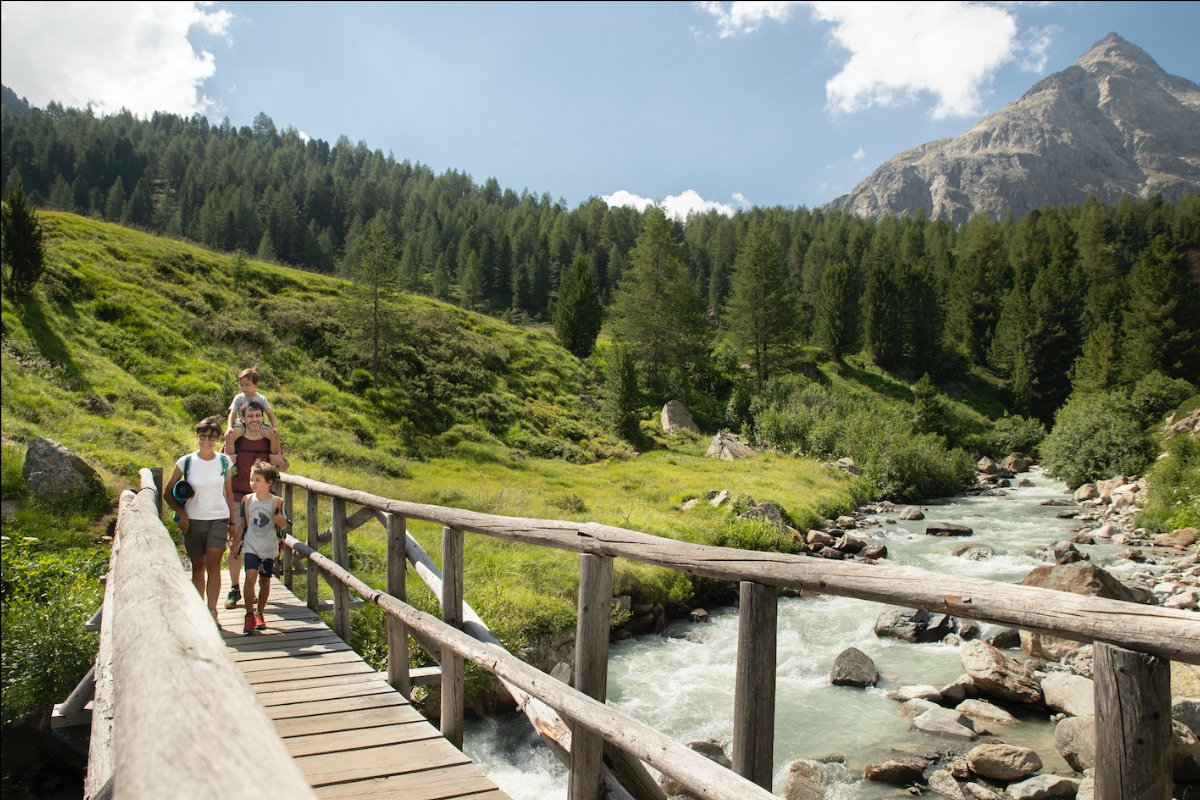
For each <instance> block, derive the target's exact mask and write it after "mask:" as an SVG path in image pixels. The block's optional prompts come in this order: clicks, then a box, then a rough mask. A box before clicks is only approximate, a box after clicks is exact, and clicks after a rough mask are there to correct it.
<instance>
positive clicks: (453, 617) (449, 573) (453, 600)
mask: <svg viewBox="0 0 1200 800" xmlns="http://www.w3.org/2000/svg"><path fill="white" fill-rule="evenodd" d="M464 538H465V536H464V534H463V532H462V531H460V530H458V529H456V528H442V622H445V623H446V624H447V625H451V626H453V627H455V628H457V629H459V630H462V627H463V539H464ZM465 695H466V685H465V683H464V672H463V657H462V656H461V655H459V654H458V653H456V652H454V651H453V650H450V649H449V648H445V647H443V648H442V736H444V737H446V739H447V740H448V741H449V742H450V744H452V745H454V746H455V747H457V748H458V749H459V750H462V746H463V707H464V699H465Z"/></svg>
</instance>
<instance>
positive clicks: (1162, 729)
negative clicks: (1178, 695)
mask: <svg viewBox="0 0 1200 800" xmlns="http://www.w3.org/2000/svg"><path fill="white" fill-rule="evenodd" d="M1092 662H1093V667H1092V675H1093V678H1094V681H1095V683H1094V687H1095V688H1094V692H1093V694H1094V699H1095V704H1096V793H1095V797H1096V800H1124V798H1130V797H1137V798H1139V800H1170V799H1171V794H1172V792H1173V788H1174V782H1173V781H1172V774H1171V773H1172V767H1173V763H1172V756H1173V754H1174V752H1175V747H1174V741H1173V738H1172V735H1171V662H1170V661H1167V660H1166V659H1163V658H1158V657H1156V656H1150V655H1146V654H1145V653H1138V652H1136V651H1133V650H1126V649H1125V648H1123V647H1117V646H1116V645H1112V644H1108V643H1107V642H1099V641H1098V642H1096V643H1095V644H1094V646H1093V648H1092Z"/></svg>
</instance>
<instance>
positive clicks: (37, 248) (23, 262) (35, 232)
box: [0, 179, 46, 297]
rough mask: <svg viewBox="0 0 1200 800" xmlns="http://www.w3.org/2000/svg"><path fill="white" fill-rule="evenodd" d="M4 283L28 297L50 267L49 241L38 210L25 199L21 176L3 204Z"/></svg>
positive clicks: (15, 291)
mask: <svg viewBox="0 0 1200 800" xmlns="http://www.w3.org/2000/svg"><path fill="white" fill-rule="evenodd" d="M2 230H3V243H2V245H0V251H2V252H3V255H4V285H5V287H6V288H7V289H8V291H9V292H10V293H11V294H12V295H13V296H14V297H26V296H28V295H29V293H30V292H32V291H33V287H34V286H36V285H37V282H38V279H39V278H41V277H42V271H43V270H45V268H46V245H45V242H43V241H42V224H41V222H39V221H38V216H37V212H36V211H35V210H34V209H33V207H32V206H30V205H29V203H28V202H27V201H26V200H25V186H24V183H23V182H22V181H21V180H20V179H18V180H17V181H16V183H14V184H12V185H11V186H10V187H9V190H8V199H7V200H6V201H5V204H4V208H3V228H2Z"/></svg>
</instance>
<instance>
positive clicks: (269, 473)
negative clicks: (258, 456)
mask: <svg viewBox="0 0 1200 800" xmlns="http://www.w3.org/2000/svg"><path fill="white" fill-rule="evenodd" d="M250 474H251V475H257V476H259V477H260V478H262V479H263V480H264V481H266V482H267V483H274V482H275V481H277V480H279V470H277V469H275V465H274V464H268V463H267V462H266V461H256V462H254V466H253V467H251V468H250Z"/></svg>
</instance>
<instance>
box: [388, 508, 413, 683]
mask: <svg viewBox="0 0 1200 800" xmlns="http://www.w3.org/2000/svg"><path fill="white" fill-rule="evenodd" d="M383 527H384V529H385V530H386V531H387V593H388V594H390V595H391V596H392V597H394V598H396V599H397V600H402V601H404V602H406V603H407V602H408V588H407V586H406V575H407V568H408V559H407V558H406V557H405V551H406V548H407V546H408V545H407V541H406V540H407V537H408V533H407V527H408V521H407V520H406V519H405V518H404V517H402V516H400V515H398V514H384V515H383ZM387 632H388V657H387V670H388V683H390V684H391V685H392V688H393V689H395V690H396V691H397V692H399V693H400V694H402V695H404V696H405V697H406V698H407V697H411V696H412V685H411V684H410V682H409V677H408V626H407V625H405V624H404V623H403V622H402V621H400V620H399V619H397V618H396V617H393V616H390V615H389V616H388V618H387Z"/></svg>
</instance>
